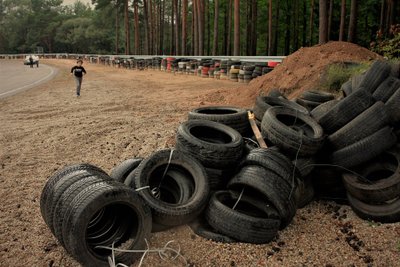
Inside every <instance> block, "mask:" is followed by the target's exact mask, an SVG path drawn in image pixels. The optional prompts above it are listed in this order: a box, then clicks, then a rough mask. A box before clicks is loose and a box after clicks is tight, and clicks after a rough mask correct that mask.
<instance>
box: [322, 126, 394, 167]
mask: <svg viewBox="0 0 400 267" xmlns="http://www.w3.org/2000/svg"><path fill="white" fill-rule="evenodd" d="M396 141H397V138H396V136H395V135H394V133H393V131H392V128H390V127H384V128H382V129H380V130H379V131H377V132H375V133H373V134H372V135H370V136H367V137H365V138H363V139H361V140H360V141H358V142H356V143H353V144H351V145H349V146H347V147H344V148H342V149H339V150H336V151H335V152H333V153H332V155H331V158H330V163H331V164H335V165H339V166H342V167H345V168H348V167H353V166H356V165H359V164H362V163H364V162H366V161H368V160H370V159H373V158H374V157H376V156H378V155H379V154H381V153H382V152H383V151H385V150H387V149H389V148H390V147H392V146H393V145H394V144H395V143H396Z"/></svg>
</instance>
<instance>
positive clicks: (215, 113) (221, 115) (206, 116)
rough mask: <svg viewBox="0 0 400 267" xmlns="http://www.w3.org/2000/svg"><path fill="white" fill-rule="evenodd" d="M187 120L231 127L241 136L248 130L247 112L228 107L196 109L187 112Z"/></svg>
mask: <svg viewBox="0 0 400 267" xmlns="http://www.w3.org/2000/svg"><path fill="white" fill-rule="evenodd" d="M188 119H189V120H209V121H215V122H219V123H222V124H225V125H227V126H229V127H232V128H233V129H235V130H236V131H238V132H239V133H240V134H242V135H246V134H247V133H248V132H249V131H250V130H251V129H250V122H249V119H248V115H247V110H246V109H242V108H237V107H228V106H210V107H201V108H196V109H194V110H192V111H190V112H189V114H188Z"/></svg>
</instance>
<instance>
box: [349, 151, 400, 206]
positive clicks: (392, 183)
mask: <svg viewBox="0 0 400 267" xmlns="http://www.w3.org/2000/svg"><path fill="white" fill-rule="evenodd" d="M357 173H359V174H358V175H357V174H354V173H344V174H343V183H344V185H345V187H346V189H347V192H348V193H349V194H351V195H352V196H354V197H355V198H357V199H359V200H361V201H363V202H365V203H371V204H372V203H383V202H385V201H389V200H391V199H395V198H397V197H400V148H399V146H397V147H395V148H392V149H390V150H388V151H385V152H384V153H382V154H381V155H379V156H378V157H377V158H374V159H372V160H371V161H369V162H366V163H365V164H363V165H362V166H360V167H359V168H357Z"/></svg>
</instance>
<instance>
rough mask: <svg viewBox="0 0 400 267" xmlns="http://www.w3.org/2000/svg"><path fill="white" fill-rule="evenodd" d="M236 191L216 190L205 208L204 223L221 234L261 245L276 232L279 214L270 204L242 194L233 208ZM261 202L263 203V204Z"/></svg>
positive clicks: (273, 236)
mask: <svg viewBox="0 0 400 267" xmlns="http://www.w3.org/2000/svg"><path fill="white" fill-rule="evenodd" d="M238 197H239V194H237V193H235V192H231V191H217V192H215V193H214V194H213V195H212V196H211V199H210V203H209V205H208V207H207V209H206V213H205V214H206V219H207V222H208V223H209V224H210V225H211V227H213V228H214V229H216V230H217V231H218V232H221V233H222V234H224V235H227V236H230V237H232V238H234V239H236V240H238V241H241V242H247V243H254V244H264V243H268V242H270V241H272V240H273V239H274V238H275V237H276V236H277V234H278V229H279V216H278V213H277V212H276V210H275V209H274V208H273V207H271V206H270V207H268V206H267V205H264V206H263V207H262V205H259V204H258V203H257V202H259V203H260V200H256V199H251V198H250V197H247V196H242V197H241V199H240V201H239V202H238V205H237V206H236V208H235V209H232V207H233V205H234V204H235V202H236V201H237V199H238ZM263 204H265V203H263Z"/></svg>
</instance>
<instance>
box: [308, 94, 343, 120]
mask: <svg viewBox="0 0 400 267" xmlns="http://www.w3.org/2000/svg"><path fill="white" fill-rule="evenodd" d="M337 103H339V100H336V99H335V100H330V101H327V102H325V103H322V104H321V105H319V106H318V107H316V108H314V109H313V110H311V112H310V115H311V117H313V118H314V119H315V120H317V121H318V120H319V119H320V118H322V117H323V116H324V115H325V114H326V113H328V111H330V110H331V109H332V108H333V107H334V106H335V105H336V104H337Z"/></svg>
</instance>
